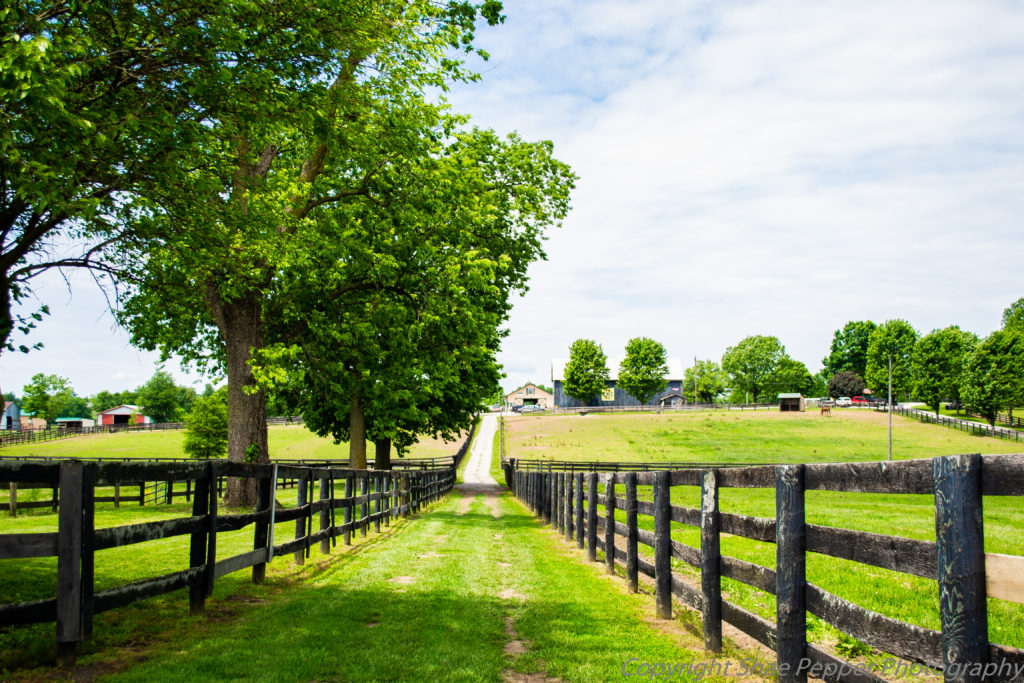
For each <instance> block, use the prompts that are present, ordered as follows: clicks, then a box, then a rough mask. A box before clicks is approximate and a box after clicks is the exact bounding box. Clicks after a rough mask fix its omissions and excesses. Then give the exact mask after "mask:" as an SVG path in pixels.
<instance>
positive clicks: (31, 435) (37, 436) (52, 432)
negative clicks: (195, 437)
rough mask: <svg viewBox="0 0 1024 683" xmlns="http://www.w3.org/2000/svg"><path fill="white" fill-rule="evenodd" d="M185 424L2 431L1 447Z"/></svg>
mask: <svg viewBox="0 0 1024 683" xmlns="http://www.w3.org/2000/svg"><path fill="white" fill-rule="evenodd" d="M301 424H302V416H301V415H298V416H285V417H268V418H267V426H268V427H276V426H282V425H301ZM186 426H187V425H186V423H184V422H150V423H148V424H116V425H93V426H92V427H66V426H49V427H45V428H43V429H4V430H0V446H16V445H18V444H24V443H40V442H45V441H56V440H58V439H70V438H71V437H74V436H86V435H88V434H113V433H115V432H162V431H167V430H176V429H185V427H186Z"/></svg>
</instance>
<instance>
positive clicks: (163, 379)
mask: <svg viewBox="0 0 1024 683" xmlns="http://www.w3.org/2000/svg"><path fill="white" fill-rule="evenodd" d="M193 393H194V392H193ZM138 394H139V398H138V402H139V408H140V409H141V410H142V414H143V415H148V416H149V417H151V418H152V419H153V422H175V421H177V420H179V419H181V418H182V417H184V415H185V413H186V410H185V408H184V407H183V406H182V405H181V399H182V389H181V387H179V386H177V385H176V384H175V383H174V378H173V377H171V374H170V373H169V372H167V371H166V370H164V369H163V368H160V369H158V370H157V371H156V372H155V373H153V376H152V377H150V378H149V381H148V382H146V383H145V384H143V385H142V386H141V387H139V392H138Z"/></svg>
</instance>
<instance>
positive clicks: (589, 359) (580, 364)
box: [562, 339, 609, 405]
mask: <svg viewBox="0 0 1024 683" xmlns="http://www.w3.org/2000/svg"><path fill="white" fill-rule="evenodd" d="M563 374H564V377H563V378H562V389H563V390H564V391H565V393H567V394H569V395H570V396H572V397H573V398H575V399H576V400H577V401H582V402H583V404H584V405H592V404H591V403H590V402H591V401H594V400H595V399H597V398H599V397H600V395H601V392H602V391H604V388H605V386H606V383H607V382H608V375H609V372H608V357H607V356H605V355H604V351H603V350H602V349H601V345H600V344H598V343H597V342H595V341H593V340H591V339H577V340H576V341H574V342H573V343H572V345H571V346H570V347H569V362H568V363H566V364H565V371H564V373H563Z"/></svg>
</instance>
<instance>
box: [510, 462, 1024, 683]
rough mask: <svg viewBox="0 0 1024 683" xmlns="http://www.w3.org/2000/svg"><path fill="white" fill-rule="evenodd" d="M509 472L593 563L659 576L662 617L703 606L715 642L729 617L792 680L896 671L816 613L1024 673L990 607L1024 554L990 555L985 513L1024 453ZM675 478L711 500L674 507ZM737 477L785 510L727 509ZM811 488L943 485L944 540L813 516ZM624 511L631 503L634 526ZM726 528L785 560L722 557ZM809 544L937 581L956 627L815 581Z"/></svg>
mask: <svg viewBox="0 0 1024 683" xmlns="http://www.w3.org/2000/svg"><path fill="white" fill-rule="evenodd" d="M510 465H511V463H510ZM506 473H507V476H508V477H509V482H510V484H511V485H512V486H513V488H514V491H515V493H516V495H517V496H518V497H519V498H520V499H521V500H523V501H524V502H526V503H527V504H528V505H529V506H530V507H531V508H532V509H533V510H534V511H535V512H536V513H537V514H538V515H540V516H542V517H543V519H544V520H545V521H547V522H549V523H550V524H551V525H552V526H554V527H555V528H556V529H558V530H559V531H560V532H562V533H563V534H564V535H565V537H566V538H567V539H568V540H572V539H573V538H574V537H575V540H576V544H577V547H578V548H581V549H582V548H586V550H587V553H588V557H589V559H590V560H591V561H597V551H598V550H601V551H602V552H603V553H604V557H605V562H606V563H607V567H608V571H609V572H613V571H614V570H615V567H616V565H617V564H618V566H620V567H622V566H623V565H624V568H625V574H626V579H627V582H628V584H629V586H630V588H631V590H633V591H636V590H637V582H638V576H639V574H641V573H642V574H645V575H647V576H649V577H651V578H653V579H654V582H655V590H656V609H657V613H658V616H659V617H661V618H671V616H672V608H673V606H672V598H673V596H674V597H676V598H678V599H679V600H681V601H682V602H683V603H685V604H686V605H688V606H690V607H692V608H694V609H696V610H699V611H700V612H701V613H702V620H703V631H704V642H705V646H706V647H707V648H708V649H709V650H712V651H713V652H720V651H721V649H722V623H723V622H727V623H729V624H732V625H733V626H735V627H736V628H738V629H740V630H741V631H743V632H744V633H746V634H748V635H750V636H751V637H753V638H754V639H756V640H758V641H760V642H761V643H763V644H764V645H766V646H768V647H769V648H771V649H773V650H774V651H775V652H776V655H777V657H776V660H777V661H776V668H777V672H778V678H779V680H780V681H783V682H790V681H805V680H806V679H807V676H808V675H811V676H814V677H816V678H821V679H823V680H826V681H881V680H884V679H882V678H879V677H878V676H877V675H876V674H875V673H874V671H872V670H871V669H870V667H865V666H863V665H859V664H854V663H852V662H849V661H846V660H843V659H840V658H838V657H836V656H834V655H832V654H831V653H829V652H827V651H825V650H823V649H821V648H819V647H817V646H815V645H814V644H812V643H809V642H807V624H806V620H807V616H806V615H807V614H808V613H810V614H813V615H815V616H817V617H819V618H820V619H822V620H823V621H825V622H827V623H829V624H831V625H832V626H834V627H835V628H836V629H838V630H840V631H842V632H844V633H846V634H847V635H849V636H852V637H853V638H856V639H858V640H861V641H863V642H865V643H867V644H869V645H871V646H872V647H874V648H877V649H878V650H880V651H882V652H886V653H889V654H892V655H895V656H896V657H899V658H902V659H905V660H907V661H909V662H916V663H919V664H920V665H923V666H925V667H933V668H935V669H939V668H941V669H942V670H943V672H944V674H943V675H944V678H945V680H946V681H981V680H985V681H1012V680H1024V650H1019V649H1016V648H1010V647H1006V646H1003V645H998V644H993V643H990V642H989V641H988V622H987V606H986V594H987V595H988V596H992V597H996V598H1000V599H1003V600H1011V601H1014V602H1024V557H1017V556H1007V555H996V554H991V553H990V554H986V553H985V552H984V531H983V528H982V514H981V509H982V508H981V503H982V498H981V497H982V496H983V495H986V496H1024V456H1021V455H1006V456H1004V455H997V456H985V457H984V458H983V457H982V456H980V455H961V456H948V457H940V458H934V459H931V460H904V461H899V462H890V463H886V462H883V463H877V462H872V463H844V464H815V465H778V466H753V467H738V468H706V469H684V470H676V471H671V472H664V471H662V472H626V473H614V472H610V473H596V472H590V473H586V474H585V473H583V472H576V473H572V472H568V471H566V472H556V471H537V470H525V469H516V468H513V467H511V466H510V467H509V468H508V469H507V470H506ZM599 483H601V484H603V485H604V487H605V493H604V495H599V494H598V484H599ZM638 486H651V487H653V501H643V500H637V487H638ZM674 486H698V487H700V492H701V506H700V509H699V510H698V509H692V508H686V507H678V506H674V505H672V504H671V501H670V494H671V490H672V487H674ZM724 487H739V488H773V489H775V497H776V514H775V518H774V519H770V518H759V517H751V516H746V515H738V514H728V513H724V512H721V511H720V509H719V504H718V497H719V496H718V493H719V490H720V489H722V488H724ZM809 490H826V491H849V492H860V493H887V494H893V493H896V494H900V493H907V494H928V495H933V496H934V498H935V541H934V542H931V541H923V540H911V539H906V538H898V537H893V536H885V535H880V534H873V533H866V532H861V531H851V530H846V529H838V528H832V527H826V526H818V525H814V524H807V523H806V522H805V520H804V492H805V491H809ZM598 505H603V506H604V510H603V514H602V515H599V514H598ZM616 510H624V511H625V519H626V522H625V524H623V523H621V522H618V521H616V519H615V512H616ZM642 515H647V516H651V517H653V518H654V532H653V533H651V532H649V531H646V530H644V529H641V528H639V527H638V524H637V519H638V517H639V516H642ZM671 522H677V523H681V524H685V525H690V526H694V527H697V528H699V529H700V548H694V547H691V546H687V545H684V544H681V543H679V542H677V541H674V540H672V537H671V528H670V525H671ZM723 533H724V534H734V535H737V536H743V537H746V538H750V539H755V540H757V541H763V542H768V543H774V544H775V545H776V561H775V567H774V568H771V567H763V566H759V565H756V564H752V563H749V562H745V561H742V560H739V559H736V558H732V557H728V556H724V555H722V554H721V553H720V550H719V542H720V541H719V539H720V536H721V534H723ZM638 544H644V545H647V546H650V547H651V548H653V551H654V558H653V559H654V562H653V564H652V563H650V562H648V561H646V560H645V559H644V558H642V557H640V556H639V554H638ZM809 552H811V553H821V554H823V555H828V556H831V557H836V558H842V559H845V560H851V561H854V562H858V563H861V564H866V565H871V566H874V567H881V568H884V569H889V570H892V571H896V572H904V573H907V574H912V575H915V576H920V577H924V578H926V579H932V580H935V581H937V582H938V589H939V590H938V592H939V606H940V615H939V616H940V622H941V627H942V630H941V631H935V630H930V629H925V628H921V627H919V626H914V625H911V624H907V623H904V622H901V621H898V620H895V619H892V618H889V617H886V616H884V615H881V614H878V613H875V612H871V611H869V610H866V609H864V608H862V607H860V606H858V605H856V604H853V603H852V602H849V601H847V600H844V599H842V598H839V597H838V596H836V595H833V594H831V593H828V592H826V591H824V590H823V589H821V588H819V587H818V586H815V585H813V584H810V583H808V582H807V579H806V575H805V558H806V554H807V553H809ZM673 559H676V560H679V561H680V562H683V563H686V564H689V565H691V566H693V567H695V568H697V569H699V570H700V586H699V588H697V587H694V586H691V585H690V583H688V582H685V581H683V580H682V579H681V578H680V577H679V576H678V575H676V574H674V573H673V572H672V570H671V561H672V560H673ZM722 577H728V578H731V579H735V580H736V581H740V582H742V583H744V584H747V585H750V586H753V587H754V588H757V589H760V590H762V591H766V592H768V593H771V594H774V595H775V598H776V619H775V622H774V623H772V622H770V621H767V620H765V619H763V618H761V617H759V616H757V615H755V614H753V613H751V612H748V611H746V610H744V609H742V608H741V607H739V606H737V605H735V604H732V603H730V602H728V601H727V600H724V599H723V598H722V587H721V579H722Z"/></svg>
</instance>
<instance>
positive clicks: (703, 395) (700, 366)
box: [683, 359, 729, 403]
mask: <svg viewBox="0 0 1024 683" xmlns="http://www.w3.org/2000/svg"><path fill="white" fill-rule="evenodd" d="M694 370H696V372H697V384H696V391H697V394H696V397H695V396H694V381H693V373H694ZM728 386H729V375H727V374H726V372H725V371H724V370H722V366H721V365H719V364H718V363H717V362H715V361H713V360H710V359H708V360H698V361H696V365H695V366H694V367H689V368H686V372H685V373H684V377H683V396H685V397H686V400H687V401H689V402H690V403H714V402H715V401H716V400H717V399H718V396H719V395H720V394H721V393H722V392H723V391H725V390H726V389H727V388H728Z"/></svg>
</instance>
